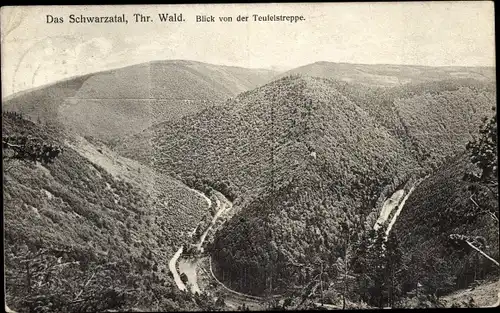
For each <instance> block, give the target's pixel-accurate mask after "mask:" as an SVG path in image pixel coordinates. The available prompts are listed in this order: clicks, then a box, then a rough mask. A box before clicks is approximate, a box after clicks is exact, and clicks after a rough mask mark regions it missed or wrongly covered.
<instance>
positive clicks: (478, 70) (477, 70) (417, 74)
mask: <svg viewBox="0 0 500 313" xmlns="http://www.w3.org/2000/svg"><path fill="white" fill-rule="evenodd" d="M295 74H301V75H306V76H315V77H323V78H333V79H337V80H340V81H345V82H350V83H359V84H364V85H369V86H379V87H393V86H399V85H403V84H408V83H412V84H414V83H424V82H431V81H439V80H444V79H459V78H472V79H476V80H480V81H491V80H495V69H494V68H490V67H458V66H456V67H451V66H450V67H430V66H417V65H390V64H350V63H335V62H316V63H312V64H307V65H304V66H301V67H298V68H295V69H292V70H290V71H287V72H285V73H282V74H280V75H279V76H278V77H284V76H288V75H295Z"/></svg>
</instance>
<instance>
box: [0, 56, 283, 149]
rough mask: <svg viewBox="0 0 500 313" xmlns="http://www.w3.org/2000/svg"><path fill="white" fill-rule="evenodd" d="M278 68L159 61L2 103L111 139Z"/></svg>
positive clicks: (260, 80)
mask: <svg viewBox="0 0 500 313" xmlns="http://www.w3.org/2000/svg"><path fill="white" fill-rule="evenodd" d="M275 74H276V73H275V72H273V71H269V70H260V69H246V68H239V67H230V66H219V65H212V64H206V63H201V62H195V61H183V60H172V61H154V62H148V63H144V64H138V65H133V66H128V67H124V68H119V69H115V70H109V71H104V72H98V73H93V74H89V75H84V76H80V77H76V78H73V79H68V80H65V81H61V82H57V83H55V84H52V85H49V86H44V87H40V88H37V89H34V90H28V91H24V92H21V93H19V94H15V95H13V96H11V97H9V98H8V99H5V100H4V101H2V108H3V110H8V111H18V112H22V113H23V114H25V116H29V117H30V118H31V120H33V121H36V120H38V119H40V120H41V121H42V122H50V123H56V124H60V125H64V126H65V127H66V128H68V129H72V130H75V131H77V132H78V133H79V134H81V135H90V136H95V137H97V138H101V139H105V140H109V139H113V138H115V137H120V136H124V135H127V134H131V133H136V132H139V131H141V130H143V129H145V128H147V127H149V126H151V125H153V124H155V123H158V122H161V121H170V120H174V119H177V118H179V117H182V116H184V115H186V114H190V113H195V112H197V111H199V110H201V109H203V108H205V107H206V106H207V104H208V103H214V102H219V101H223V100H225V99H227V98H230V97H232V96H234V95H236V94H238V93H240V92H243V91H246V90H250V89H252V88H255V87H257V86H259V85H261V84H264V83H267V82H268V81H269V80H270V79H271V78H272V77H273V76H274V75H275Z"/></svg>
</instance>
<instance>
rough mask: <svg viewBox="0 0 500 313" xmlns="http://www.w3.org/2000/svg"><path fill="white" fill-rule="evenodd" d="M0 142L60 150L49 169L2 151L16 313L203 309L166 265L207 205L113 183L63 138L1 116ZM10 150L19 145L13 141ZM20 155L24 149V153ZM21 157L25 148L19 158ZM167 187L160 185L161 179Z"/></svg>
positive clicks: (179, 194)
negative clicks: (7, 140) (181, 287)
mask: <svg viewBox="0 0 500 313" xmlns="http://www.w3.org/2000/svg"><path fill="white" fill-rule="evenodd" d="M2 120H3V121H2V122H3V123H2V139H3V142H4V143H5V142H6V138H16V137H18V138H21V139H20V140H22V138H25V139H26V140H27V143H26V144H25V146H23V148H22V149H23V150H22V151H26V152H31V151H32V150H30V149H28V147H31V146H30V144H29V143H30V142H43V143H44V144H47V145H49V144H51V145H58V146H60V147H64V153H61V154H59V155H58V156H56V157H54V158H52V160H51V162H44V161H43V160H37V159H34V160H33V159H31V158H30V155H31V154H26V155H25V157H21V156H19V155H18V154H12V153H11V151H10V150H11V149H12V147H10V146H9V145H5V144H4V146H3V168H4V175H3V201H4V202H3V204H4V210H3V211H4V225H5V233H4V234H5V239H4V247H5V252H4V253H5V254H4V255H5V269H6V270H5V281H6V303H8V305H9V307H11V308H14V309H15V310H16V311H17V312H33V311H37V312H68V311H94V312H95V311H106V310H120V311H129V310H139V311H142V310H157V311H163V310H174V311H175V310H180V309H185V310H206V309H207V308H209V307H210V305H214V303H213V301H211V300H207V299H206V298H203V296H202V298H196V299H195V298H193V297H192V296H191V295H189V294H187V293H183V292H180V291H179V290H178V289H177V287H176V286H175V284H174V283H173V281H172V279H171V276H170V275H169V272H168V267H166V263H168V260H169V258H170V257H171V256H172V255H173V253H174V249H175V247H176V246H177V245H178V244H181V243H182V242H183V241H184V240H186V239H185V236H182V234H183V232H187V231H190V230H191V229H192V228H194V226H195V225H196V223H197V222H198V216H199V215H200V213H203V212H200V209H201V208H204V207H205V206H204V200H203V199H202V198H199V197H193V195H192V194H191V193H190V192H189V191H188V190H187V189H183V188H180V187H177V185H175V184H172V183H171V184H170V185H169V186H168V188H165V189H163V190H168V192H167V193H161V194H156V195H153V194H152V193H150V192H148V191H146V190H144V189H142V188H140V186H137V185H135V184H133V183H131V182H128V181H126V180H123V179H120V178H118V177H114V176H112V175H110V174H109V173H108V172H107V171H106V170H104V169H103V168H101V167H100V166H98V165H96V164H94V163H91V162H90V161H89V160H87V159H85V158H84V157H82V156H81V155H80V154H78V153H77V152H76V151H74V150H73V149H72V148H70V147H69V146H67V145H66V144H65V139H66V138H65V136H64V134H62V133H61V132H60V131H58V130H57V129H51V128H47V127H45V126H44V125H40V124H36V123H33V122H31V121H28V120H26V119H24V118H23V117H22V116H21V115H19V114H13V113H12V112H3V114H2ZM10 143H11V144H12V145H16V146H18V143H17V142H14V141H13V140H10ZM19 149H21V148H19ZM19 151H21V150H19ZM157 180H158V181H161V177H158V178H157Z"/></svg>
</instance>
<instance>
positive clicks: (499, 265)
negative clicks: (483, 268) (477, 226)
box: [465, 240, 500, 267]
mask: <svg viewBox="0 0 500 313" xmlns="http://www.w3.org/2000/svg"><path fill="white" fill-rule="evenodd" d="M465 242H466V243H467V244H468V245H469V246H470V247H471V248H472V249H474V250H476V251H477V252H479V253H481V254H482V255H483V256H484V257H485V258H487V259H488V260H490V261H491V262H493V263H495V265H496V266H498V267H500V264H499V263H498V262H497V261H496V260H495V259H493V258H492V257H490V256H489V255H487V254H486V253H484V252H483V251H482V250H481V249H479V248H478V247H476V246H474V245H473V244H472V243H471V242H470V241H469V240H465Z"/></svg>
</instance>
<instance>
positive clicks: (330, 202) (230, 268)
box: [117, 76, 495, 294]
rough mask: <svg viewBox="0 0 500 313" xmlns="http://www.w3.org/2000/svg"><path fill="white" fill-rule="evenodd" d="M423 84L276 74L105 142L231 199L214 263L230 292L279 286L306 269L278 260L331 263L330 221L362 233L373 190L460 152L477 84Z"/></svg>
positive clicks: (368, 222) (379, 192) (481, 101)
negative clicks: (222, 100)
mask: <svg viewBox="0 0 500 313" xmlns="http://www.w3.org/2000/svg"><path fill="white" fill-rule="evenodd" d="M434 85H435V86H434V88H433V89H431V91H429V88H427V86H420V85H415V86H413V87H412V88H409V89H410V90H408V87H405V88H403V89H401V90H393V89H377V88H375V89H370V88H366V87H362V86H356V85H354V86H353V85H349V84H345V83H342V82H339V81H336V80H328V79H320V78H311V77H301V76H292V77H285V78H283V79H280V80H278V81H275V82H272V83H270V84H267V85H265V86H262V87H260V88H257V89H255V90H253V91H250V92H245V93H242V94H240V95H239V96H238V97H236V98H235V99H234V100H233V101H228V102H227V103H226V104H225V105H221V106H213V107H210V108H208V109H206V110H204V111H202V112H201V113H200V114H198V115H196V116H186V117H185V118H183V119H181V120H178V121H176V122H175V123H168V124H167V123H163V124H158V125H156V126H154V127H152V128H150V129H148V130H147V131H145V132H143V133H141V134H138V135H136V136H132V137H130V138H128V139H127V140H126V141H124V142H123V143H122V144H121V145H119V146H118V147H117V148H118V151H120V152H121V153H123V154H124V155H127V156H129V157H131V158H136V159H138V160H141V161H142V162H145V163H147V164H150V165H151V166H153V167H154V168H156V169H158V170H160V171H164V172H166V173H169V174H172V175H179V177H180V178H181V179H183V180H184V181H186V182H193V181H203V182H204V183H206V184H208V185H210V186H212V187H213V188H216V189H218V190H221V188H223V189H225V190H226V194H227V195H229V196H230V197H231V198H236V200H237V204H238V205H240V207H241V211H240V213H239V214H238V215H237V216H235V217H234V218H233V219H232V220H231V221H229V223H228V224H227V225H226V227H225V228H223V229H222V230H221V231H220V232H219V233H218V234H217V238H216V240H215V242H214V246H213V249H214V251H215V252H214V257H215V259H214V261H215V262H214V267H215V270H216V271H217V272H218V273H219V275H221V277H224V279H225V281H226V283H228V284H229V285H230V286H232V287H233V288H236V289H238V290H242V291H245V292H250V293H256V294H262V292H264V291H265V290H266V288H268V287H266V286H271V285H272V288H273V289H274V291H275V292H279V290H280V289H284V288H285V289H286V288H287V287H290V283H292V284H297V285H301V284H303V283H305V282H307V280H308V279H309V278H310V277H311V275H312V273H314V271H315V270H317V269H313V270H305V269H296V268H294V267H293V266H292V267H290V266H289V265H287V264H309V263H311V262H317V261H318V260H323V261H325V262H329V263H332V262H334V261H335V260H336V259H337V257H339V256H340V255H341V254H342V249H341V248H340V247H341V246H342V244H343V239H342V238H341V233H342V227H341V225H340V224H341V223H340V221H346V222H347V223H348V225H349V227H350V228H351V229H355V230H356V231H360V232H363V231H368V230H370V229H371V228H372V227H373V223H374V222H375V219H376V217H377V214H378V212H377V208H378V207H379V205H380V200H381V199H382V200H383V197H384V195H387V194H388V193H390V192H393V191H394V188H396V187H397V186H398V185H400V184H402V183H404V182H405V181H406V180H407V179H408V178H410V177H412V176H415V175H417V176H418V175H420V174H422V173H424V172H428V171H430V170H431V168H436V167H437V166H438V165H439V164H440V163H441V162H443V161H444V160H445V159H446V157H447V156H449V155H455V154H456V153H458V152H460V151H462V150H463V149H464V146H465V143H466V142H467V141H468V140H470V138H471V135H470V134H471V133H474V132H477V127H478V125H479V124H480V123H481V118H482V117H486V116H489V115H491V114H492V113H491V106H492V105H494V99H495V98H494V96H495V90H494V89H492V88H490V87H489V85H487V84H486V85H485V84H482V83H479V82H476V81H463V80H460V81H453V82H443V83H441V84H434ZM360 88H364V89H360ZM350 89H357V90H358V93H357V94H356V93H353V92H349V90H350ZM363 91H366V94H363ZM370 95H374V96H378V98H379V100H376V101H375V103H379V104H383V105H385V106H382V105H378V106H377V105H376V104H373V103H372V102H370V101H368V99H370V97H369V96H370ZM377 107H379V108H380V110H385V112H387V113H390V114H389V115H386V114H383V113H377V110H376V108H377ZM452 112H462V113H464V114H454V113H452ZM470 113H472V114H470ZM137 144H140V145H141V146H142V148H141V149H139V151H138V150H137V149H133V147H135V146H136V145H137ZM151 155H152V156H153V157H150V156H151ZM356 231H355V232H356ZM332 249H333V250H332ZM332 252H333V253H332ZM314 260H316V261H314ZM297 270H298V272H297ZM270 273H273V275H270ZM333 273H334V272H332V273H331V275H334V274H333ZM242 276H244V277H247V278H246V279H244V280H242V279H241V277H242ZM271 276H272V277H271ZM221 277H220V278H221ZM292 277H293V278H292ZM268 280H272V283H270V282H269V281H268Z"/></svg>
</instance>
